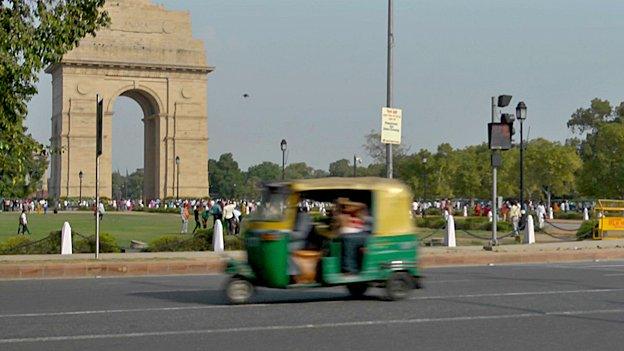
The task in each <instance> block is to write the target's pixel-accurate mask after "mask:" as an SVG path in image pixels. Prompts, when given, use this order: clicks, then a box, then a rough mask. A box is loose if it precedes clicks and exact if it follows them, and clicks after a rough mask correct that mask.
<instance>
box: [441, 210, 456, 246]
mask: <svg viewBox="0 0 624 351" xmlns="http://www.w3.org/2000/svg"><path fill="white" fill-rule="evenodd" d="M444 243H445V244H446V246H448V247H455V246H457V245H456V242H455V220H454V219H453V216H452V215H449V216H448V219H447V220H446V237H445V238H444Z"/></svg>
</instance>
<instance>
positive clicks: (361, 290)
mask: <svg viewBox="0 0 624 351" xmlns="http://www.w3.org/2000/svg"><path fill="white" fill-rule="evenodd" d="M347 290H349V294H351V296H352V297H362V296H364V294H365V293H366V290H368V284H367V283H355V284H347Z"/></svg>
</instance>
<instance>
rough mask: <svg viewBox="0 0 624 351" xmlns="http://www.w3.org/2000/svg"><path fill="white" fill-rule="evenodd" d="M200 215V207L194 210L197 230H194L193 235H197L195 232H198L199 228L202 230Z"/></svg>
mask: <svg viewBox="0 0 624 351" xmlns="http://www.w3.org/2000/svg"><path fill="white" fill-rule="evenodd" d="M200 213H201V209H200V207H199V205H197V206H195V209H194V210H193V215H194V216H195V228H194V229H193V234H195V231H196V230H197V228H199V229H201V222H200V221H199V214H200Z"/></svg>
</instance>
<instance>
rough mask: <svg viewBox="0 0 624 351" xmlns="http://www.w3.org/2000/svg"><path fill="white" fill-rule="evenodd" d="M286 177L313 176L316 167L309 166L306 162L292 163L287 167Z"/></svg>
mask: <svg viewBox="0 0 624 351" xmlns="http://www.w3.org/2000/svg"><path fill="white" fill-rule="evenodd" d="M285 173H286V179H303V178H312V174H314V168H312V167H310V166H308V165H307V164H306V163H305V162H298V163H291V164H289V165H288V166H286V169H285Z"/></svg>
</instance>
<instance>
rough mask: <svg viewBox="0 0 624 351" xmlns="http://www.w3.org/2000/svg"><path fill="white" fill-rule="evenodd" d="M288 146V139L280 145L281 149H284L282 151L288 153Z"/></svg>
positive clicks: (283, 140)
mask: <svg viewBox="0 0 624 351" xmlns="http://www.w3.org/2000/svg"><path fill="white" fill-rule="evenodd" d="M287 146H288V143H287V142H286V139H282V142H281V143H280V148H281V149H282V151H286V147H287Z"/></svg>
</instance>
